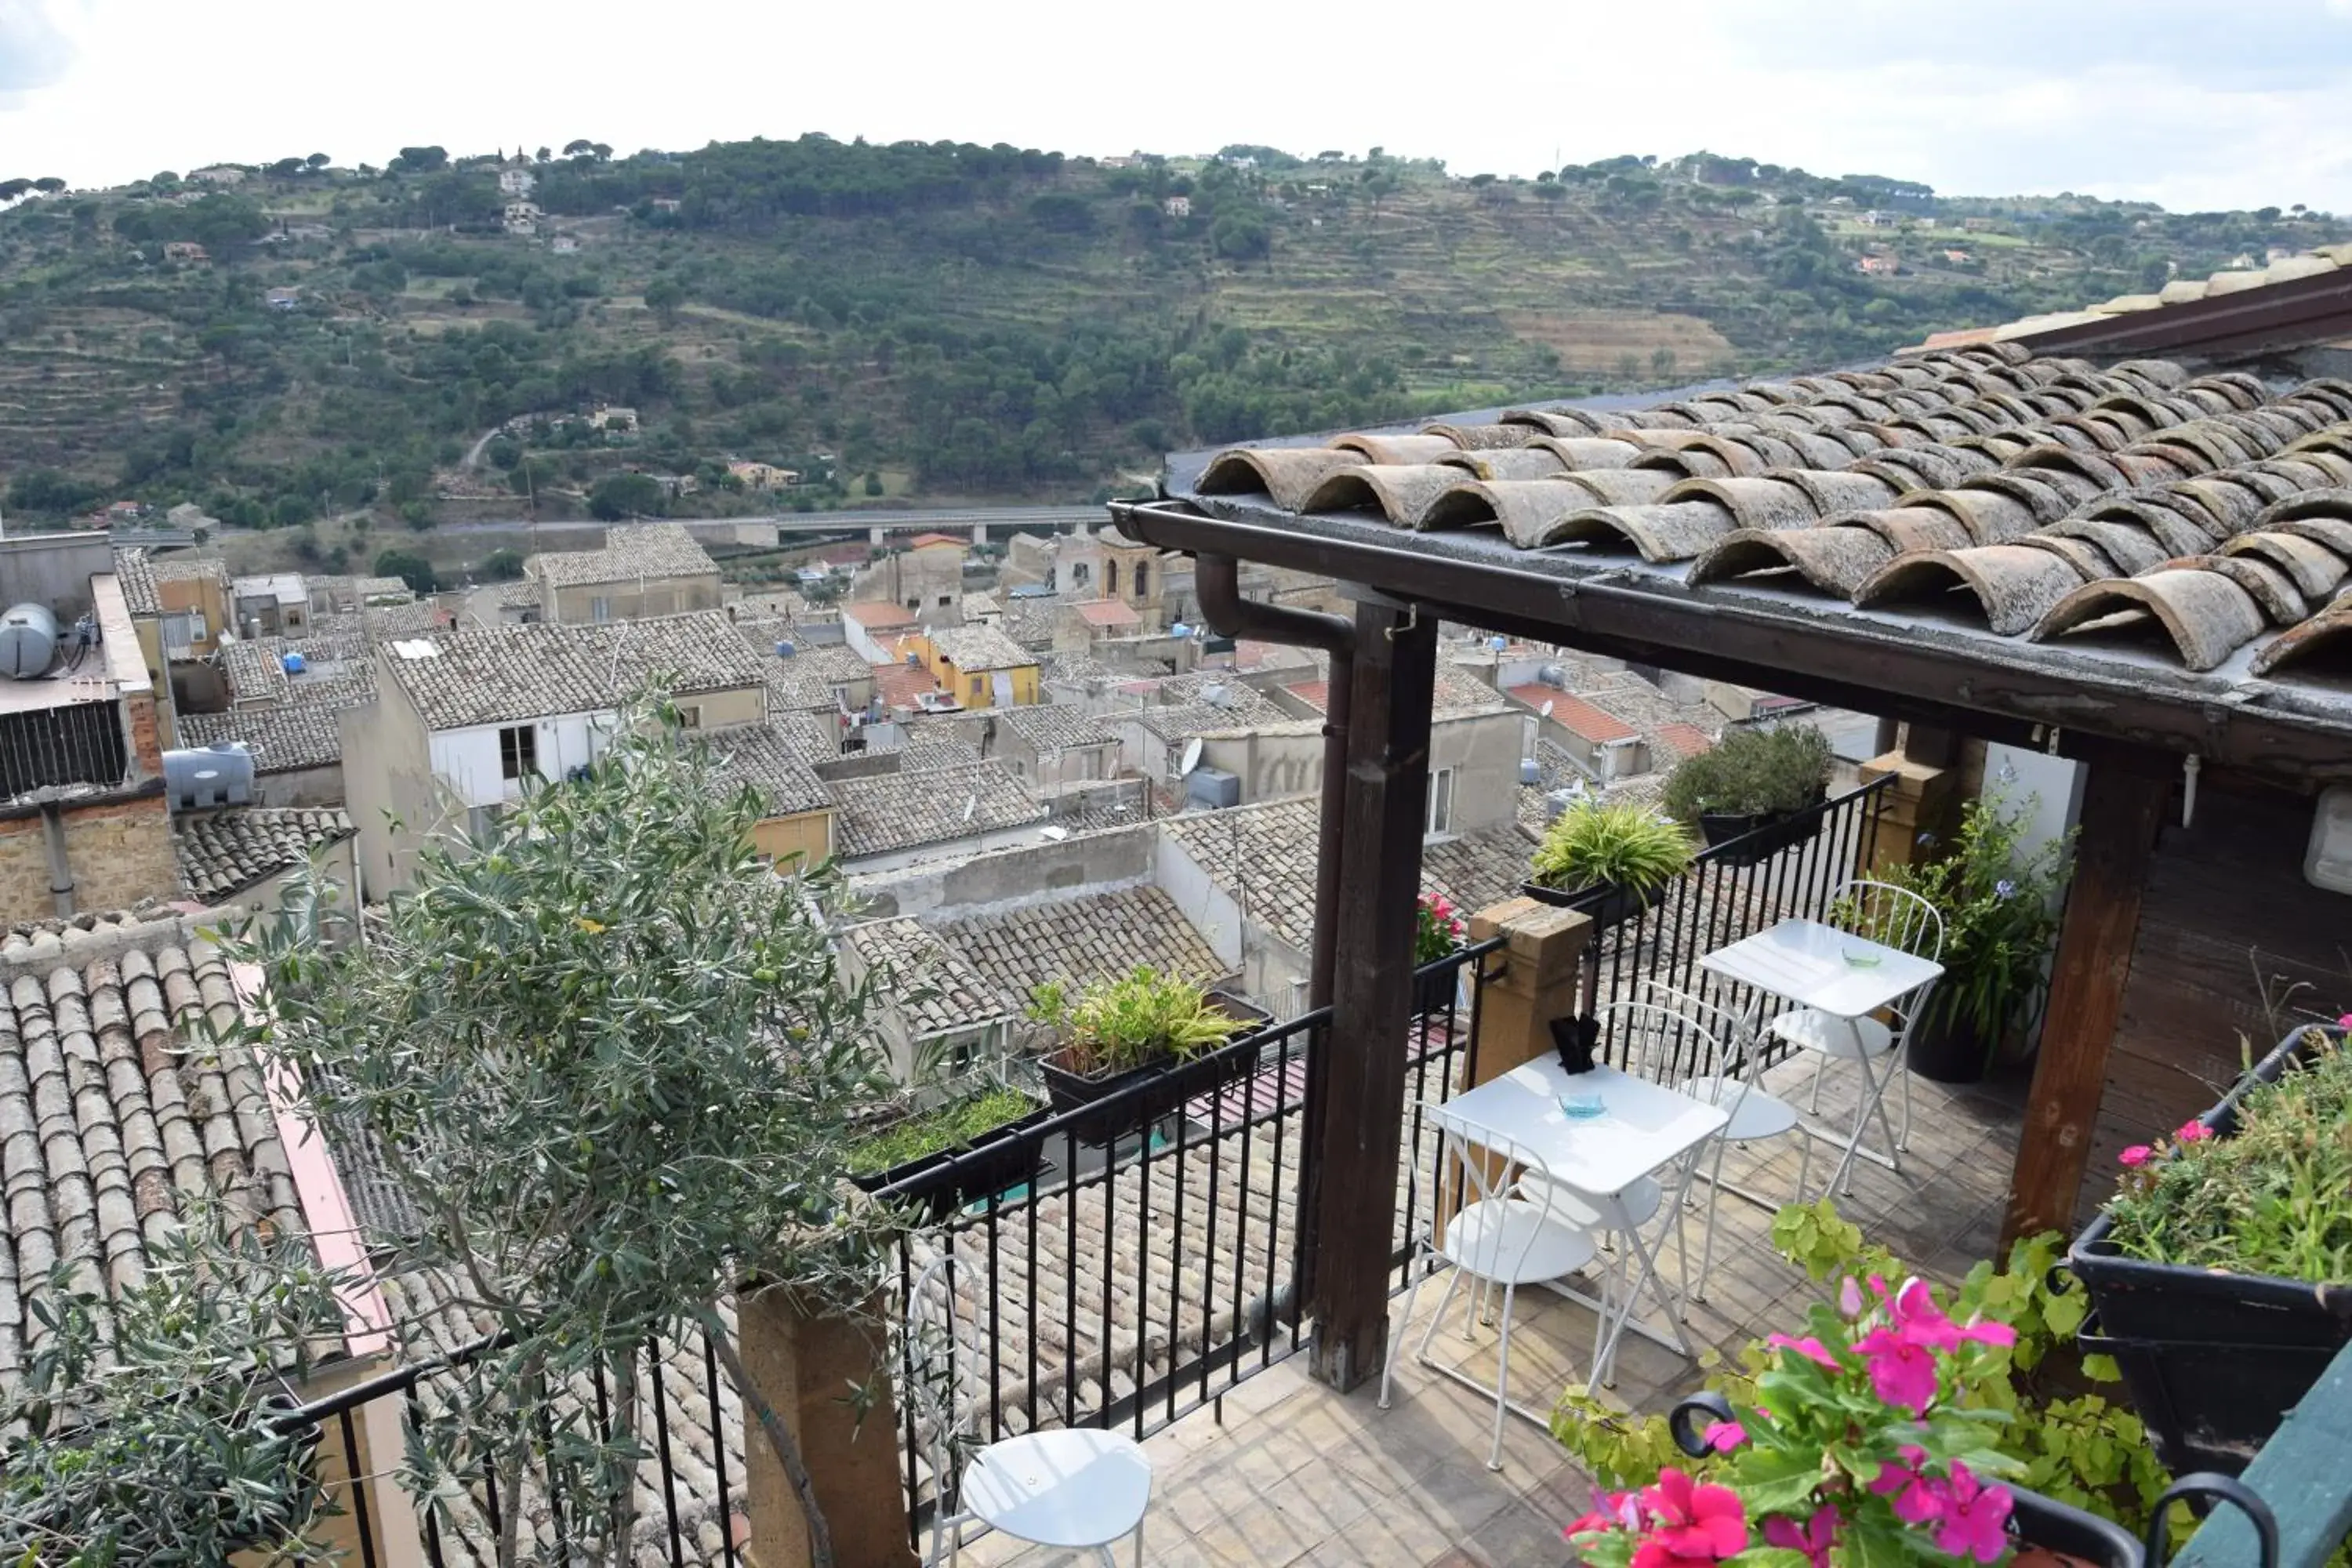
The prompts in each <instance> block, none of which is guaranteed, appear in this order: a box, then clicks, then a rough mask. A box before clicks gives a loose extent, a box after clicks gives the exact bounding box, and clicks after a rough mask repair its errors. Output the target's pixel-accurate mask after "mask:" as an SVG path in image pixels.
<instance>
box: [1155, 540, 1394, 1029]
mask: <svg viewBox="0 0 2352 1568" xmlns="http://www.w3.org/2000/svg"><path fill="white" fill-rule="evenodd" d="M1110 510H1111V518H1112V521H1114V522H1116V523H1117V524H1118V530H1119V531H1120V532H1121V533H1125V534H1127V535H1128V536H1129V538H1134V537H1137V535H1136V534H1135V533H1134V532H1133V531H1132V528H1131V526H1130V524H1131V520H1132V518H1133V516H1134V512H1135V509H1134V507H1132V506H1131V505H1129V504H1128V503H1126V502H1121V501H1114V502H1112V503H1111V509H1110ZM1194 561H1195V564H1194V567H1193V576H1192V588H1193V592H1195V593H1196V594H1198V595H1200V598H1201V613H1202V616H1205V617H1206V618H1207V620H1208V623H1209V625H1210V626H1213V628H1215V630H1216V632H1217V634H1218V635H1219V636H1221V637H1248V638H1250V639H1251V640H1253V641H1255V642H1268V643H1274V644H1276V645H1277V646H1279V647H1311V648H1319V649H1320V650H1322V651H1323V652H1324V653H1326V654H1328V655H1329V656H1330V659H1331V669H1330V675H1329V679H1328V680H1327V681H1326V682H1325V685H1324V699H1323V802H1322V817H1321V821H1320V823H1319V824H1318V827H1317V832H1316V855H1315V930H1314V937H1313V940H1314V949H1315V950H1314V952H1312V953H1311V954H1310V955H1309V963H1308V969H1307V1005H1309V1006H1311V1007H1328V1006H1329V1005H1330V1004H1331V984H1332V975H1333V973H1334V971H1335V967H1336V963H1337V954H1338V946H1337V944H1338V939H1339V865H1340V857H1341V841H1342V837H1343V828H1342V826H1341V806H1342V804H1343V802H1344V800H1345V798H1346V791H1347V778H1348V719H1349V710H1350V709H1351V707H1352V706H1353V697H1354V689H1355V684H1356V628H1355V626H1354V625H1353V624H1352V623H1350V622H1349V621H1348V620H1347V619H1346V618H1345V617H1344V616H1331V615H1325V614H1324V613H1322V612H1321V611H1319V610H1294V609H1287V608H1285V607H1284V606H1282V605H1267V604H1261V603H1259V602H1258V601H1256V600H1255V599H1244V598H1243V597H1242V595H1241V563H1240V562H1239V561H1237V560H1235V559H1234V557H1233V556H1231V555H1215V554H1202V555H1198V556H1196V557H1195V558H1194Z"/></svg>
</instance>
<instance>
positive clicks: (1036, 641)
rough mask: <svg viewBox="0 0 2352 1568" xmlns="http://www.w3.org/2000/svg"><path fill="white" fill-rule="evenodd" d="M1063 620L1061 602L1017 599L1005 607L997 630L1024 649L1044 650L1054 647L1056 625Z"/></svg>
mask: <svg viewBox="0 0 2352 1568" xmlns="http://www.w3.org/2000/svg"><path fill="white" fill-rule="evenodd" d="M1061 618H1062V605H1061V602H1060V601H1059V600H1055V599H1015V600H1013V602H1012V603H1011V604H1010V605H1006V606H1005V609H1004V618H1003V620H1002V621H1000V622H999V623H998V624H997V629H998V630H999V631H1001V632H1003V634H1004V635H1005V636H1006V637H1011V638H1012V639H1013V641H1014V642H1017V643H1019V644H1020V645H1021V646H1022V647H1034V648H1040V649H1043V648H1046V647H1051V646H1052V645H1053V641H1054V624H1055V622H1056V621H1058V620H1060V619H1061Z"/></svg>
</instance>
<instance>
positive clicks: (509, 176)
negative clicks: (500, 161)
mask: <svg viewBox="0 0 2352 1568" xmlns="http://www.w3.org/2000/svg"><path fill="white" fill-rule="evenodd" d="M538 184H539V176H538V175H537V174H532V173H531V172H530V169H528V168H526V167H524V166H522V165H520V164H509V165H508V166H507V167H506V168H503V169H500V170H499V194H500V195H509V196H514V197H517V198H521V197H527V196H529V195H530V193H531V191H532V190H533V189H534V188H535V187H536V186H537V185H538Z"/></svg>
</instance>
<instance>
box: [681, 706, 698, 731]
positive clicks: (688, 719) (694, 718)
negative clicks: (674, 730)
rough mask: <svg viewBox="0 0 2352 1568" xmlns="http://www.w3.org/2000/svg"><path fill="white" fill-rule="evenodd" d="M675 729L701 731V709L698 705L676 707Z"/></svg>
mask: <svg viewBox="0 0 2352 1568" xmlns="http://www.w3.org/2000/svg"><path fill="white" fill-rule="evenodd" d="M677 727H678V728H679V729H681V730H699V729H701V728H702V709H701V707H700V705H699V704H697V703H692V702H681V703H679V704H678V705H677Z"/></svg>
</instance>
